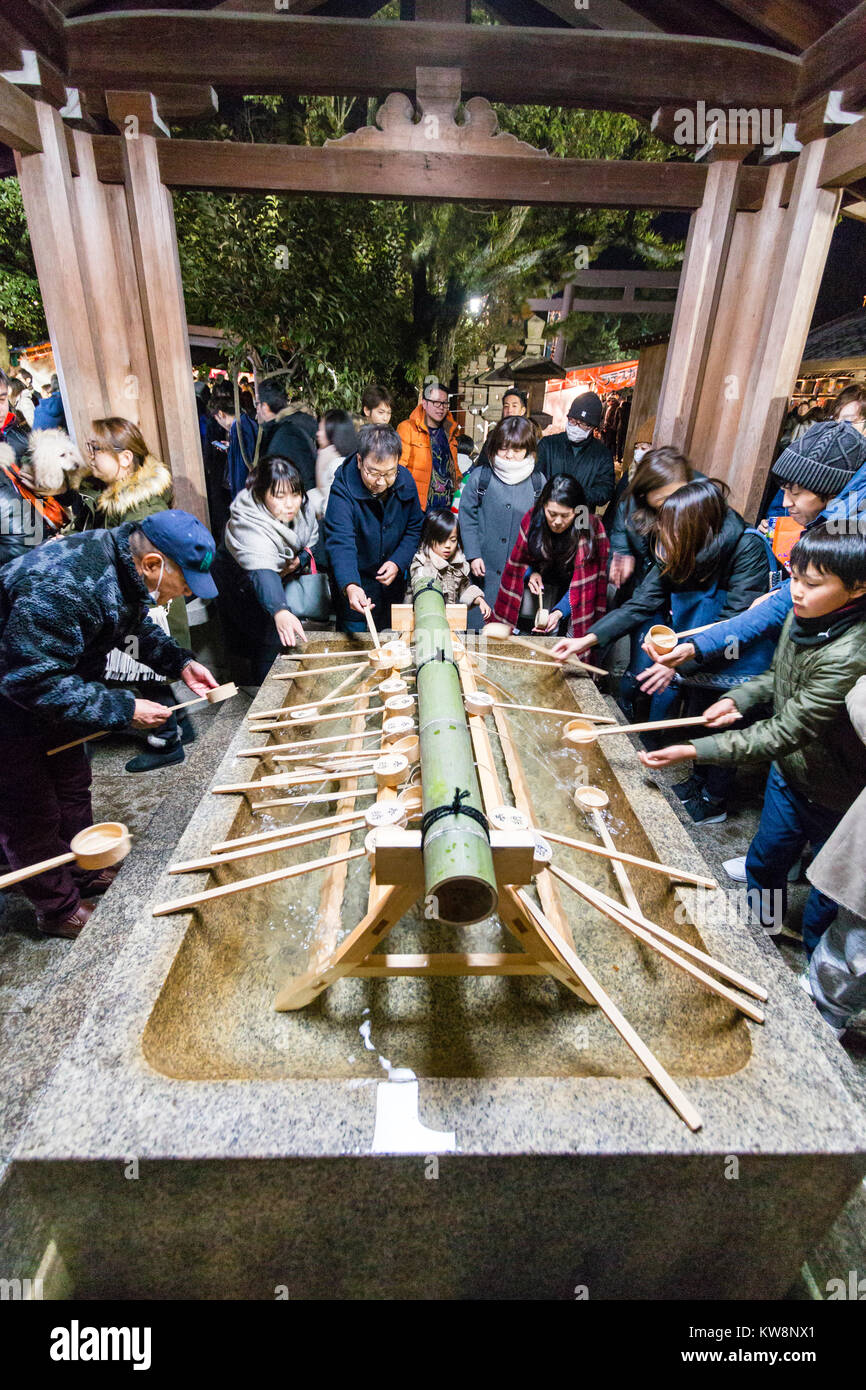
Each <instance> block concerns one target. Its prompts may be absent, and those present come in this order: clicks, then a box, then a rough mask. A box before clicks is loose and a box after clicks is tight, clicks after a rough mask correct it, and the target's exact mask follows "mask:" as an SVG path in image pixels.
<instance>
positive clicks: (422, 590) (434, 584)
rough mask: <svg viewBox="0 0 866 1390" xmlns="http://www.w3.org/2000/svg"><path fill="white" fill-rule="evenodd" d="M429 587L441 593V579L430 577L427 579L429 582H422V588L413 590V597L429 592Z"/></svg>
mask: <svg viewBox="0 0 866 1390" xmlns="http://www.w3.org/2000/svg"><path fill="white" fill-rule="evenodd" d="M429 589H435V590H436V591H437V592H438V593H440V594H441V593H442V587H441V585H440V583H439V580H438V579H428V580H427V583H426V584H422V585H421V588H420V589H413V591H412V598H413V599H416V598H417V597H418V595H419V594H426V593H427V592H428V590H429ZM443 597H444V595H443Z"/></svg>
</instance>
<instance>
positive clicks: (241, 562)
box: [223, 489, 319, 616]
mask: <svg viewBox="0 0 866 1390" xmlns="http://www.w3.org/2000/svg"><path fill="white" fill-rule="evenodd" d="M318 538H319V525H318V522H317V521H316V517H315V513H314V512H313V504H312V503H311V501H310V499H309V498H306V499H305V501H304V504H303V506H302V507H301V510H300V511H299V512H298V515H297V516H296V517H295V519H294V521H292V522H291V524H287V523H286V522H283V521H278V520H277V518H276V517H275V516H271V513H270V512H269V511H268V509H267V507H266V506H265V504H264V502H257V501H256V499H255V498H254V497H253V494H252V493H251V492H250V491H249V490H248V489H244V491H243V492H239V493H238V495H237V497H236V498H235V500H234V501H233V502H232V505H231V511H230V512H229V519H228V522H227V524H226V530H225V536H224V537H223V548H224V550H225V551H226V553H227V554H228V555H229V556H231V558H232V560H233V561H234V562H235V566H237V567H238V568H239V569H240V570H242V571H243V575H240V574H236V573H233V571H232V569H231V568H230V567H229V569H228V571H224V572H227V573H228V574H230V575H231V579H230V581H229V582H234V585H235V587H236V588H238V589H239V590H241V589H243V590H246V586H247V585H249V586H251V587H252V590H253V591H254V593H255V596H256V598H257V599H258V601H259V603H260V604H261V606H262V608H264V610H265V612H267V613H270V614H271V616H273V615H274V614H275V613H279V612H281V611H282V610H283V609H285V608H286V607H287V604H286V596H285V592H284V589H283V584H284V582H285V580H287V579H293V578H296V577H298V576H299V575H300V574H302V573H303V572H304V571H306V570H308V569H309V567H310V556H309V554H307V553H306V552H312V549H313V546H314V545H315V544H316V541H317V540H318ZM294 559H299V560H300V561H301V563H300V566H299V568H298V569H295V570H293V571H292V573H291V574H285V575H284V571H285V569H286V566H287V565H288V564H289V563H290V562H291V561H292V560H294ZM244 581H245V582H244Z"/></svg>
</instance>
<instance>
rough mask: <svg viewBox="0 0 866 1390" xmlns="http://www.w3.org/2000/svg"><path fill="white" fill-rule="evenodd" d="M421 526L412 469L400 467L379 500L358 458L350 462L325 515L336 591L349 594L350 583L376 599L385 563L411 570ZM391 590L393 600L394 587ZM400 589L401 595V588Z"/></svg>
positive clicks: (342, 471) (336, 481)
mask: <svg viewBox="0 0 866 1390" xmlns="http://www.w3.org/2000/svg"><path fill="white" fill-rule="evenodd" d="M423 524H424V513H423V512H422V510H421V507H420V505H419V502H418V490H417V488H416V487H415V482H414V479H413V478H412V475H411V473H410V472H409V470H408V468H404V467H403V466H402V464H401V465H399V466H398V468H397V480H396V482H395V483H394V484H393V486H392V487H390V488H389V489H388V491H387V492H386V493H385V494H384V496H378V497H375V496H374V495H373V493H371V492H368V490H367V488H366V487H365V486H364V483H363V481H362V479H361V473H360V470H359V468H358V456H357V454H355V455H354V456H353V457H352V458H350V459H347V460H346V462H345V463H344V464H343V467H342V468H341V469H340V471H339V472H338V473H337V476H336V477H335V478H334V482H333V485H332V487H331V495H330V497H329V498H328V506H327V510H326V511H325V543H326V546H327V551H328V559H329V561H330V565H331V569H332V570H333V574H334V579H335V581H336V584H337V587H338V588H339V589H340V590H341V592H343V593H345V591H346V587H347V585H349V584H360V586H361V587H362V588H363V589H364V590H365V591H366V592H367V593H368V594H369V595H370V597H374V593H373V590H372V587H371V586H372V583H373V582H374V576H375V574H376V571H377V570H378V569H379V568H380V566H382V565H383V564H384V563H385V562H386V560H393V562H394V564H395V565H396V566H397V568H398V569H399V570H400V571H401V572H405V571H406V570H407V569H408V568H409V565H410V564H411V563H412V558H413V556H414V555H415V552H416V550H417V549H418V542H419V541H420V539H421V527H422V526H423ZM378 587H379V586H377V589H378ZM387 588H388V589H389V590H390V593H389V595H388V596H389V597H390V598H391V599H392V600H393V598H394V597H395V594H396V589H395V587H394V585H389V586H387ZM399 588H400V592H401V593H402V589H403V586H402V585H400V586H399Z"/></svg>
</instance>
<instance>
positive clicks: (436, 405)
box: [427, 401, 448, 410]
mask: <svg viewBox="0 0 866 1390" xmlns="http://www.w3.org/2000/svg"><path fill="white" fill-rule="evenodd" d="M427 404H428V405H429V406H430V408H431V410H447V409H448V402H447V401H428V402H427Z"/></svg>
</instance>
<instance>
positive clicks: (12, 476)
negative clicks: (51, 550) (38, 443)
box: [2, 463, 69, 531]
mask: <svg viewBox="0 0 866 1390" xmlns="http://www.w3.org/2000/svg"><path fill="white" fill-rule="evenodd" d="M2 471H3V472H4V473H5V474H6V477H7V478H8V479H9V481H10V483H11V484H12V486H13V487H14V488H15V490H16V492H18V493H20V495H21V496H22V497H23V498H24V501H25V502H29V503H30V505H31V507H32V508H33V510H34V511H36V512H38V513H39V515H40V516H41V517H42V518H43V520H44V521H47V523H48V525H49V526H50V527H51V529H52V530H53V531H60V530H61V529H62V528H63V527H64V526H66V524H67V523H68V521H69V513H68V512H67V510H66V508H65V507H62V506H61V505H60V503H59V502H58V500H57V498H56V497H40V496H38V494H37V493H35V492H31V491H30V489H29V487H27V485H26V483H25V482H24V480H23V478H22V477H21V470H20V469H19V468H18V465H17V464H14V463H10V464H9V466H8V467H4V468H3V469H2Z"/></svg>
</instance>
